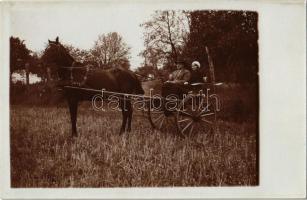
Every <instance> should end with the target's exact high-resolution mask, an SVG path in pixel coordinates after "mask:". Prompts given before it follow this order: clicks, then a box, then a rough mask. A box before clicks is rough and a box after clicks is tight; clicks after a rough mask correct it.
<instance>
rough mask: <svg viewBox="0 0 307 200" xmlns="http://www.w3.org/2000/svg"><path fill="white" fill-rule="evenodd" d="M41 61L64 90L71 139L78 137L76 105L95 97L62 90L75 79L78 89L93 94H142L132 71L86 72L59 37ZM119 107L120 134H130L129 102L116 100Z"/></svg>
mask: <svg viewBox="0 0 307 200" xmlns="http://www.w3.org/2000/svg"><path fill="white" fill-rule="evenodd" d="M42 60H43V62H44V63H45V64H47V65H48V64H52V65H54V66H56V67H55V68H56V70H57V74H58V77H59V80H60V82H61V83H62V84H59V85H60V86H59V87H62V88H63V90H64V95H65V98H66V99H67V103H68V107H69V112H70V118H71V131H72V136H78V133H77V128H76V123H77V110H78V104H79V102H80V101H84V100H92V99H93V97H94V96H95V95H97V92H96V93H93V92H90V91H87V90H80V89H69V87H68V88H67V87H64V86H67V85H69V83H71V81H72V79H73V80H74V81H75V79H76V78H77V79H78V81H79V84H80V85H81V86H83V87H86V88H90V89H94V90H105V91H110V92H116V93H125V94H137V95H143V94H144V90H143V88H142V85H141V82H140V81H139V79H138V77H137V76H136V75H135V74H134V73H133V72H132V71H130V70H127V69H124V68H121V67H117V68H112V69H108V70H102V69H96V68H95V69H90V70H89V67H90V66H89V65H85V64H83V63H80V62H76V61H75V59H74V58H73V57H72V56H71V55H70V54H69V52H68V50H67V49H66V48H65V47H64V46H63V45H62V44H61V43H60V42H59V38H58V37H57V38H56V40H55V41H51V40H48V46H47V47H46V49H45V51H44V53H43V56H42ZM80 82H81V83H80ZM63 83H64V84H63ZM80 85H79V86H80ZM119 106H120V108H121V110H122V124H121V127H120V131H119V134H122V133H123V132H126V131H127V132H130V131H131V120H132V113H133V109H132V106H131V100H130V99H129V98H119Z"/></svg>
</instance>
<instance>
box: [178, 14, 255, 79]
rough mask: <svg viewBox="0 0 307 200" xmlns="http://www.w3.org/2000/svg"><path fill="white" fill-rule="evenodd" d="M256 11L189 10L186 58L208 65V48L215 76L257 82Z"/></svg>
mask: <svg viewBox="0 0 307 200" xmlns="http://www.w3.org/2000/svg"><path fill="white" fill-rule="evenodd" d="M257 21H258V15H257V13H256V12H247V11H208V12H204V11H193V12H190V35H189V39H188V42H187V45H186V47H185V50H184V55H185V58H186V60H187V61H189V62H192V61H193V60H198V61H200V62H201V64H202V65H204V66H208V61H207V56H206V51H205V47H206V46H208V48H209V49H210V54H211V57H212V59H213V61H214V65H215V72H216V77H217V79H218V80H219V81H225V82H240V83H242V82H249V83H255V84H256V82H257V71H258V43H257V42H258V29H257Z"/></svg>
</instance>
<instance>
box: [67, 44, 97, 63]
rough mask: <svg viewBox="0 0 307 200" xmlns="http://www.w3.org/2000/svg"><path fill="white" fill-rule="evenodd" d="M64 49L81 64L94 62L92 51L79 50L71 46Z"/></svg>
mask: <svg viewBox="0 0 307 200" xmlns="http://www.w3.org/2000/svg"><path fill="white" fill-rule="evenodd" d="M64 47H65V48H66V49H67V50H68V52H69V54H70V55H71V56H72V57H73V58H74V59H75V60H76V61H77V62H80V63H86V62H90V61H92V60H93V56H92V54H91V52H90V51H88V50H84V49H79V48H77V47H74V46H72V45H70V44H66V45H64Z"/></svg>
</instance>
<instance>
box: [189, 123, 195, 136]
mask: <svg viewBox="0 0 307 200" xmlns="http://www.w3.org/2000/svg"><path fill="white" fill-rule="evenodd" d="M193 129H194V126H193V125H192V127H191V129H190V133H189V135H192V133H193Z"/></svg>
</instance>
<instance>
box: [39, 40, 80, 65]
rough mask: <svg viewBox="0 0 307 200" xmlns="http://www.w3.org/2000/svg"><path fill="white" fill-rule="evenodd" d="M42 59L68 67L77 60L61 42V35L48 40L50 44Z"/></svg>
mask: <svg viewBox="0 0 307 200" xmlns="http://www.w3.org/2000/svg"><path fill="white" fill-rule="evenodd" d="M42 60H43V61H44V63H45V64H51V65H56V66H66V67H68V66H72V64H73V63H74V61H75V60H74V58H73V57H72V56H71V55H70V54H69V52H68V50H67V49H66V48H65V47H64V46H63V45H62V44H61V43H60V41H59V37H56V39H55V41H52V40H48V46H47V48H46V49H45V51H44V54H43V56H42Z"/></svg>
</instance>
